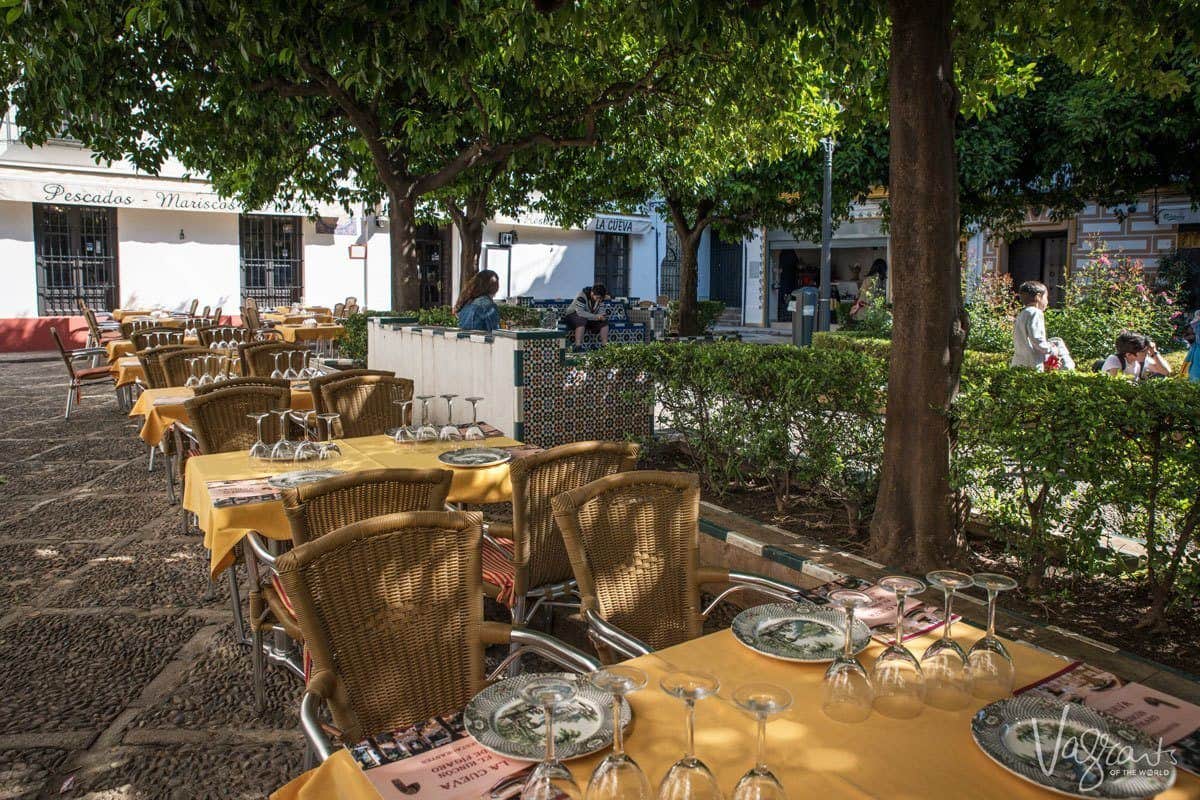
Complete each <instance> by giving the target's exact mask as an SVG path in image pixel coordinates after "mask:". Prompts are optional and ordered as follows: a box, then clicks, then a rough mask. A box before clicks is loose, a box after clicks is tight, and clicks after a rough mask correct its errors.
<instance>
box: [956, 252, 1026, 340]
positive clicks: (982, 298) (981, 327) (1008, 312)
mask: <svg viewBox="0 0 1200 800" xmlns="http://www.w3.org/2000/svg"><path fill="white" fill-rule="evenodd" d="M966 309H967V318H968V319H969V321H970V323H971V327H970V329H969V331H968V333H967V347H968V349H971V350H979V351H983V352H988V353H1005V352H1007V353H1011V352H1012V349H1013V320H1015V319H1016V316H1017V312H1018V311H1020V310H1021V304H1020V303H1019V302H1018V301H1017V296H1016V294H1015V293H1014V291H1013V285H1012V276H1011V275H1009V274H1008V273H1004V272H987V273H984V274H983V275H982V276H981V277H980V278H979V280H978V281H977V282H976V283H975V285H974V288H973V289H972V291H971V295H970V299H969V300H968V302H967V304H966Z"/></svg>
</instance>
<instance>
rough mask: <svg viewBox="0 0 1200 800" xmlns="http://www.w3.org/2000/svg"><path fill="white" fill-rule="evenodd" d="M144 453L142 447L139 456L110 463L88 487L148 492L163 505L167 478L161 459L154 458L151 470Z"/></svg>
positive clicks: (134, 436)
mask: <svg viewBox="0 0 1200 800" xmlns="http://www.w3.org/2000/svg"><path fill="white" fill-rule="evenodd" d="M131 438H136V434H131ZM138 441H139V442H140V441H141V440H140V439H139V440H138ZM145 453H146V451H145V450H144V449H143V450H142V452H141V454H140V457H137V458H131V459H129V460H128V461H126V462H125V463H124V464H112V465H111V467H110V470H109V472H108V474H106V475H104V476H103V477H102V478H100V480H98V481H96V483H94V484H92V485H91V486H90V487H89V489H90V490H91V491H95V492H123V493H129V494H135V493H141V494H146V493H149V494H152V495H153V496H154V497H155V499H156V500H157V502H158V507H159V508H161V507H162V506H165V505H166V497H167V495H166V492H167V479H166V476H165V475H164V474H163V460H162V458H158V459H156V460H155V463H154V471H153V472H151V471H150V470H149V468H148V462H147V460H146V458H145ZM110 463H111V462H110Z"/></svg>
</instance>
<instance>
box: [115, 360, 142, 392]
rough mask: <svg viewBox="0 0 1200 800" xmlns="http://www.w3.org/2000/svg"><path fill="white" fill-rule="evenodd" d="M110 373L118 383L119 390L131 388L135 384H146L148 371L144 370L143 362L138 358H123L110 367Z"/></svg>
mask: <svg viewBox="0 0 1200 800" xmlns="http://www.w3.org/2000/svg"><path fill="white" fill-rule="evenodd" d="M108 371H109V372H111V373H112V375H113V378H114V379H115V380H116V382H117V388H118V389H120V388H121V387H122V386H129V385H130V384H134V383H143V384H144V383H145V382H146V371H145V370H144V369H142V362H141V361H138V357H137V356H121V357H119V358H118V359H117V360H116V361H114V362H112V363H111V364H109V366H108Z"/></svg>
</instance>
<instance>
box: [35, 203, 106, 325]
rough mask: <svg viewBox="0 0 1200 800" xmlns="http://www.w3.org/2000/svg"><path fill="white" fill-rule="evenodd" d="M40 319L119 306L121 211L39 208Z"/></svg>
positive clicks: (95, 207) (93, 207) (38, 275)
mask: <svg viewBox="0 0 1200 800" xmlns="http://www.w3.org/2000/svg"><path fill="white" fill-rule="evenodd" d="M33 241H34V252H35V253H36V256H35V258H36V261H37V281H38V314H39V315H41V316H43V317H47V316H51V317H54V316H73V315H75V314H78V313H79V308H78V306H77V305H76V301H77V300H79V299H82V300H84V301H85V302H86V303H87V304H88V306H90V307H91V308H99V309H112V308H115V307H116V306H117V304H118V301H119V297H120V291H119V286H118V284H117V210H116V209H115V208H102V207H99V206H56V205H45V204H41V203H36V204H34V206H33Z"/></svg>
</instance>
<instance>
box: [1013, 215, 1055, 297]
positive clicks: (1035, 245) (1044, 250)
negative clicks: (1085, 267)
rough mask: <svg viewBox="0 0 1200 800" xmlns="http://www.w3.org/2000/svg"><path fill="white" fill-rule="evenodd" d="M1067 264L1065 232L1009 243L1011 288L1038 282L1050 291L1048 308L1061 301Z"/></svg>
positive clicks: (1043, 234) (1036, 235) (1040, 235)
mask: <svg viewBox="0 0 1200 800" xmlns="http://www.w3.org/2000/svg"><path fill="white" fill-rule="evenodd" d="M1066 264H1067V234H1066V232H1065V231H1055V232H1054V233H1036V234H1033V235H1031V236H1026V237H1024V238H1021V239H1017V240H1015V241H1012V242H1009V245H1008V274H1009V275H1010V276H1012V284H1013V288H1014V289H1016V288H1017V287H1018V286H1020V285H1021V284H1022V283H1024V282H1025V281H1041V282H1042V283H1044V284H1046V288H1047V289H1048V290H1049V294H1050V296H1049V301H1050V305H1052V306H1057V305H1059V303H1060V302H1061V301H1062V289H1063V279H1064V274H1065V270H1066Z"/></svg>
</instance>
